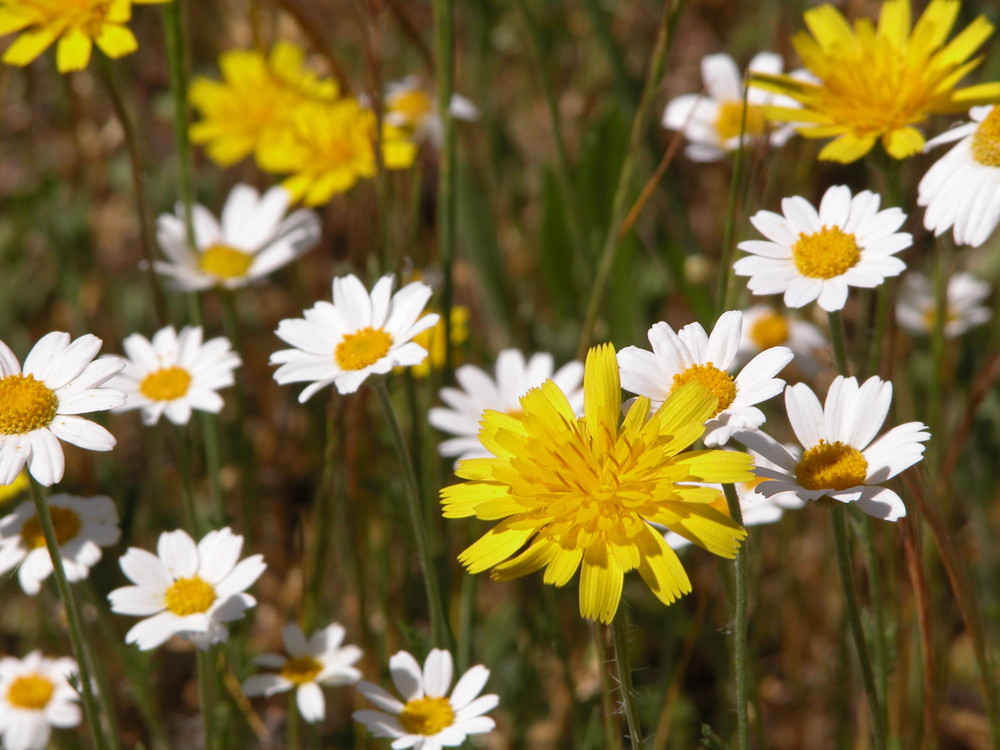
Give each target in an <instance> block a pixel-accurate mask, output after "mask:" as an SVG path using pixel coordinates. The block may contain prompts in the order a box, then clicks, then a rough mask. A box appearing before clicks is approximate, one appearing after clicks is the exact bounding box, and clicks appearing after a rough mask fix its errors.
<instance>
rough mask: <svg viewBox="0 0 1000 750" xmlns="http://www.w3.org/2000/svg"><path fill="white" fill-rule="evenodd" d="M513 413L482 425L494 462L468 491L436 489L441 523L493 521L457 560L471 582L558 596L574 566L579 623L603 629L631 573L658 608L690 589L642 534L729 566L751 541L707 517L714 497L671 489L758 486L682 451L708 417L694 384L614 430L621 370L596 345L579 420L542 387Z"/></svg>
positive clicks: (477, 467) (738, 472)
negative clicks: (510, 584) (487, 573)
mask: <svg viewBox="0 0 1000 750" xmlns="http://www.w3.org/2000/svg"><path fill="white" fill-rule="evenodd" d="M521 408H522V413H521V414H503V413H501V412H496V411H487V412H486V413H485V414H484V416H483V422H482V425H483V426H482V429H481V431H480V433H479V439H480V440H481V441H482V443H483V445H484V446H485V447H486V449H487V450H489V451H490V452H491V453H492V454H493V457H492V458H472V459H467V460H464V461H460V462H459V464H458V469H457V471H456V473H457V474H458V476H459V477H461V478H462V479H465V480H468V481H466V482H464V483H462V484H458V485H454V486H452V487H447V488H445V489H444V490H442V491H441V498H442V504H443V506H444V515H445V516H446V517H448V518H462V517H466V516H476V517H477V518H481V519H484V520H500V523H498V524H497V525H496V526H494V527H493V528H492V529H491V530H490V531H489V532H487V534H486V535H485V536H483V537H482V538H481V539H480V540H479V541H477V542H475V543H474V544H473V545H472V546H470V547H469V548H468V549H466V550H465V551H464V552H462V554H461V555H460V556H459V561H460V562H462V563H463V564H464V565H465V566H466V567H467V568H468V570H469V572H470V573H479V572H481V571H483V570H486V569H487V568H493V574H492V575H493V578H494V579H497V580H506V579H511V578H516V577H518V576H522V575H526V574H528V573H531V572H533V571H535V570H538V569H539V568H543V567H544V568H545V574H544V578H543V580H544V582H545V583H549V584H552V585H555V586H563V585H565V584H566V583H568V582H569V581H570V579H571V578H572V577H573V576H574V575H575V573H576V571H577V569H578V568H582V571H581V575H580V614H581V615H582V616H583V617H587V618H590V619H595V620H600V621H601V622H610V621H611V620H612V618H613V617H614V615H615V612H616V611H617V609H618V603H619V601H620V599H621V592H622V584H623V580H624V575H625V573H627V572H628V571H630V570H638V571H639V575H641V576H642V579H643V580H644V581H645V582H646V584H647V585H648V586H649V588H650V589H652V591H653V593H654V594H655V595H656V597H657V598H658V599H660V601H662V602H663V603H664V604H669V603H671V602H672V601H674V600H675V599H676V598H677V597H678V596H680V595H682V594H685V593H687V592H689V591H690V590H691V583H690V581H689V580H688V577H687V574H686V573H685V572H684V568H683V566H682V565H681V563H680V561H679V560H678V558H677V555H676V554H675V553H674V552H673V550H671V549H670V548H669V547H668V546H667V544H666V543H665V542H664V540H663V536H662V535H661V534H660V532H659V531H657V530H656V529H655V528H653V526H651V525H650V524H651V523H659V524H663V525H664V526H666V527H667V528H669V529H670V530H672V531H675V532H677V533H678V534H680V535H681V536H683V537H684V538H686V539H689V540H690V541H693V542H694V543H695V544H698V545H700V546H702V547H704V548H705V549H707V550H709V551H710V552H712V553H714V554H716V555H720V556H722V557H729V558H731V557H734V556H735V554H736V551H737V549H738V547H739V542H740V540H742V539H743V538H744V537H745V536H746V530H745V529H743V527H742V526H740V525H739V524H737V523H735V522H734V521H732V519H730V518H729V517H727V515H726V514H724V513H721V512H720V511H718V510H716V509H715V508H714V507H712V505H711V503H712V502H713V501H714V500H716V496H717V495H718V489H715V488H712V487H699V486H690V485H687V484H680V483H681V482H747V481H750V480H752V478H753V475H752V474H751V472H750V469H751V466H752V461H751V459H750V457H749V456H748V455H746V454H745V453H737V452H734V451H722V450H702V451H688V452H684V453H682V452H681V451H682V450H683V449H684V448H686V447H688V446H689V445H691V443H693V442H694V441H695V440H697V439H698V438H700V437H701V435H702V433H703V432H704V423H705V420H706V419H708V418H709V417H711V416H712V414H713V413H714V412H715V408H716V399H715V398H714V397H713V396H711V395H710V394H709V393H708V392H707V391H706V390H705V388H703V387H702V386H701V385H700V384H698V383H696V382H692V383H689V384H687V385H685V386H683V387H682V388H679V389H678V390H677V391H676V392H675V393H673V394H671V396H670V397H669V398H668V399H667V400H666V401H665V402H664V403H663V405H662V406H660V408H659V409H657V410H656V411H655V412H654V413H653V414H652V416H650V403H649V399H647V398H644V397H642V396H640V397H639V398H637V399H636V400H635V402H634V403H633V404H632V406H631V408H629V410H628V413H627V414H626V416H625V418H624V420H622V419H621V384H620V380H619V372H618V361H617V359H616V356H615V350H614V348H613V347H612V346H610V345H604V346H599V347H595V348H593V349H591V350H590V352H589V353H588V355H587V363H586V369H585V373H584V416H583V417H577V416H575V415H574V413H573V409H572V408H571V407H570V404H569V401H568V400H567V398H566V396H565V394H564V393H563V392H562V391H561V390H560V389H559V388H558V386H556V385H555V383H553V382H552V381H551V380H549V381H546V382H545V383H544V384H543V385H542V386H541V387H540V388H534V389H532V390H530V391H528V393H527V394H526V395H525V396H524V397H523V398H522V399H521ZM501 519H502V520H501ZM525 545H527V546H526V547H525ZM522 547H525V548H524V549H523V550H522ZM508 558H510V559H508Z"/></svg>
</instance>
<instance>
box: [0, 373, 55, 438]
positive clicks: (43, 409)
mask: <svg viewBox="0 0 1000 750" xmlns="http://www.w3.org/2000/svg"><path fill="white" fill-rule="evenodd" d="M58 408H59V399H58V398H56V394H55V393H54V392H53V391H52V389H51V388H49V387H48V386H46V385H45V384H44V383H42V382H41V381H38V380H35V377H34V375H21V374H18V375H8V376H7V377H5V378H0V435H22V434H24V433H26V432H32V431H33V430H39V429H41V428H42V427H48V426H49V424H50V423H51V422H52V420H53V419H55V416H56V410H57V409H58Z"/></svg>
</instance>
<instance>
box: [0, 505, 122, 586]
mask: <svg viewBox="0 0 1000 750" xmlns="http://www.w3.org/2000/svg"><path fill="white" fill-rule="evenodd" d="M48 504H49V513H50V514H51V515H52V525H53V526H54V527H55V532H56V540H57V541H58V542H59V552H60V555H61V556H62V561H63V568H64V569H65V571H66V578H67V579H69V580H70V581H82V580H83V579H85V578H86V577H87V576H88V575H89V574H90V569H91V568H92V567H93V566H95V565H96V564H97V563H98V561H99V560H100V559H101V554H102V553H101V547H110V546H111V545H113V544H117V543H118V540H119V538H120V537H121V529H119V528H118V509H117V508H116V507H115V504H114V501H112V500H111V498H110V497H106V496H104V495H98V496H96V497H76V496H75V495H52V496H50V497H49V499H48ZM12 568H17V579H18V581H19V582H20V584H21V588H22V589H24V593H26V594H30V595H32V596H34V595H35V594H37V593H38V592H39V591H41V589H42V581H44V580H45V579H46V578H48V577H49V576H50V575H51V574H52V558H51V557H50V556H49V551H48V549H47V548H46V546H45V536H44V535H43V534H42V526H41V524H40V523H39V521H38V515H37V514H36V513H35V504H34V503H33V502H31V501H30V500H29V501H25V502H23V503H21V504H20V505H18V506H17V508H16V509H15V510H14V512H13V513H11V514H10V515H7V516H4V517H3V518H0V575H2V574H4V573H6V572H7V571H9V570H11V569H12Z"/></svg>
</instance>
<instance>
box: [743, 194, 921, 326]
mask: <svg viewBox="0 0 1000 750" xmlns="http://www.w3.org/2000/svg"><path fill="white" fill-rule="evenodd" d="M880 201H881V198H880V197H879V195H878V194H876V193H872V192H871V191H869V190H864V191H862V192H860V193H858V194H857V195H855V196H853V197H851V191H850V188H848V187H846V186H845V185H835V186H834V187H831V188H830V189H829V190H827V191H826V193H824V195H823V200H822V201H821V202H820V204H819V211H817V210H816V209H815V208H814V207H813V205H812V204H811V203H810V202H809V201H807V200H806V199H805V198H802V197H799V196H795V197H792V198H785V199H783V200H782V201H781V210H782V212H783V214H784V215H781V214H776V213H773V212H772V211H758V212H757V213H756V214H754V215H753V216H751V217H750V223H751V224H753V225H754V226H755V227H756V228H757V231H759V232H760V233H761V234H763V235H764V236H765V237H767V241H763V240H747V241H745V242H741V243H740V244H739V245H738V247H739V248H740V250H745V251H746V252H748V253H750V255H749V256H747V257H744V258H740V259H739V260H738V261H736V263H735V264H733V268H734V269H735V271H736V275H737V276H749V277H750V279H749V281H748V282H747V286H748V287H749V288H750V291H751V292H753V293H754V294H761V295H765V294H781V293H783V294H784V302H785V304H786V305H787V306H788V307H802V306H803V305H806V304H808V303H810V302H812V301H813V300H816V301H817V302H818V304H819V306H820V307H822V308H823V309H824V310H826V311H827V312H834V311H836V310H840V309H842V308H843V307H844V304H845V303H846V302H847V290H848V287H852V286H855V287H868V288H871V287H877V286H879V285H880V284H881V283H882V282H883V281H885V279H886V278H888V277H889V276H898V275H899V274H901V273H902V272H903V270H904V269H905V268H906V264H905V263H903V261H901V260H900V259H899V258H896V257H895V254H896V253H898V252H899V251H900V250H904V249H905V248H907V247H909V246H910V245H911V244H913V237H912V236H911V235H910V234H909V233H907V232H897V231H896V230H897V229H899V228H900V227H901V226H903V222H905V221H906V214H904V213H903V212H902V210H900V209H898V208H887V209H885V210H883V211H879V202H880Z"/></svg>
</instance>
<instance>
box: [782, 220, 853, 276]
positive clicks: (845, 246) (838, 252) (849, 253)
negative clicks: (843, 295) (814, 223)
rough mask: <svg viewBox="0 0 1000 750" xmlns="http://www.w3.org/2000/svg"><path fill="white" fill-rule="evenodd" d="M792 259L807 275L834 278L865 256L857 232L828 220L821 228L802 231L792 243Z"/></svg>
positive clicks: (802, 272) (800, 270)
mask: <svg viewBox="0 0 1000 750" xmlns="http://www.w3.org/2000/svg"><path fill="white" fill-rule="evenodd" d="M792 260H793V261H794V262H795V267H796V268H797V269H798V271H799V273H801V274H802V275H803V276H808V277H809V278H811V279H832V278H834V277H836V276H840V275H841V274H843V273H845V272H846V271H847V270H848V269H849V268H853V267H854V266H855V265H856V264H857V262H858V261H859V260H861V249H860V248H859V247H858V243H857V241H856V240H855V239H854V235H853V234H846V233H844V232H843V231H841V229H840V227H828V226H826V225H825V224H824V225H823V228H822V229H820V230H819V231H818V232H814V233H813V234H806V233H805V232H801V233H800V234H799V239H798V240H797V241H796V242H795V244H794V245H792Z"/></svg>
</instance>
